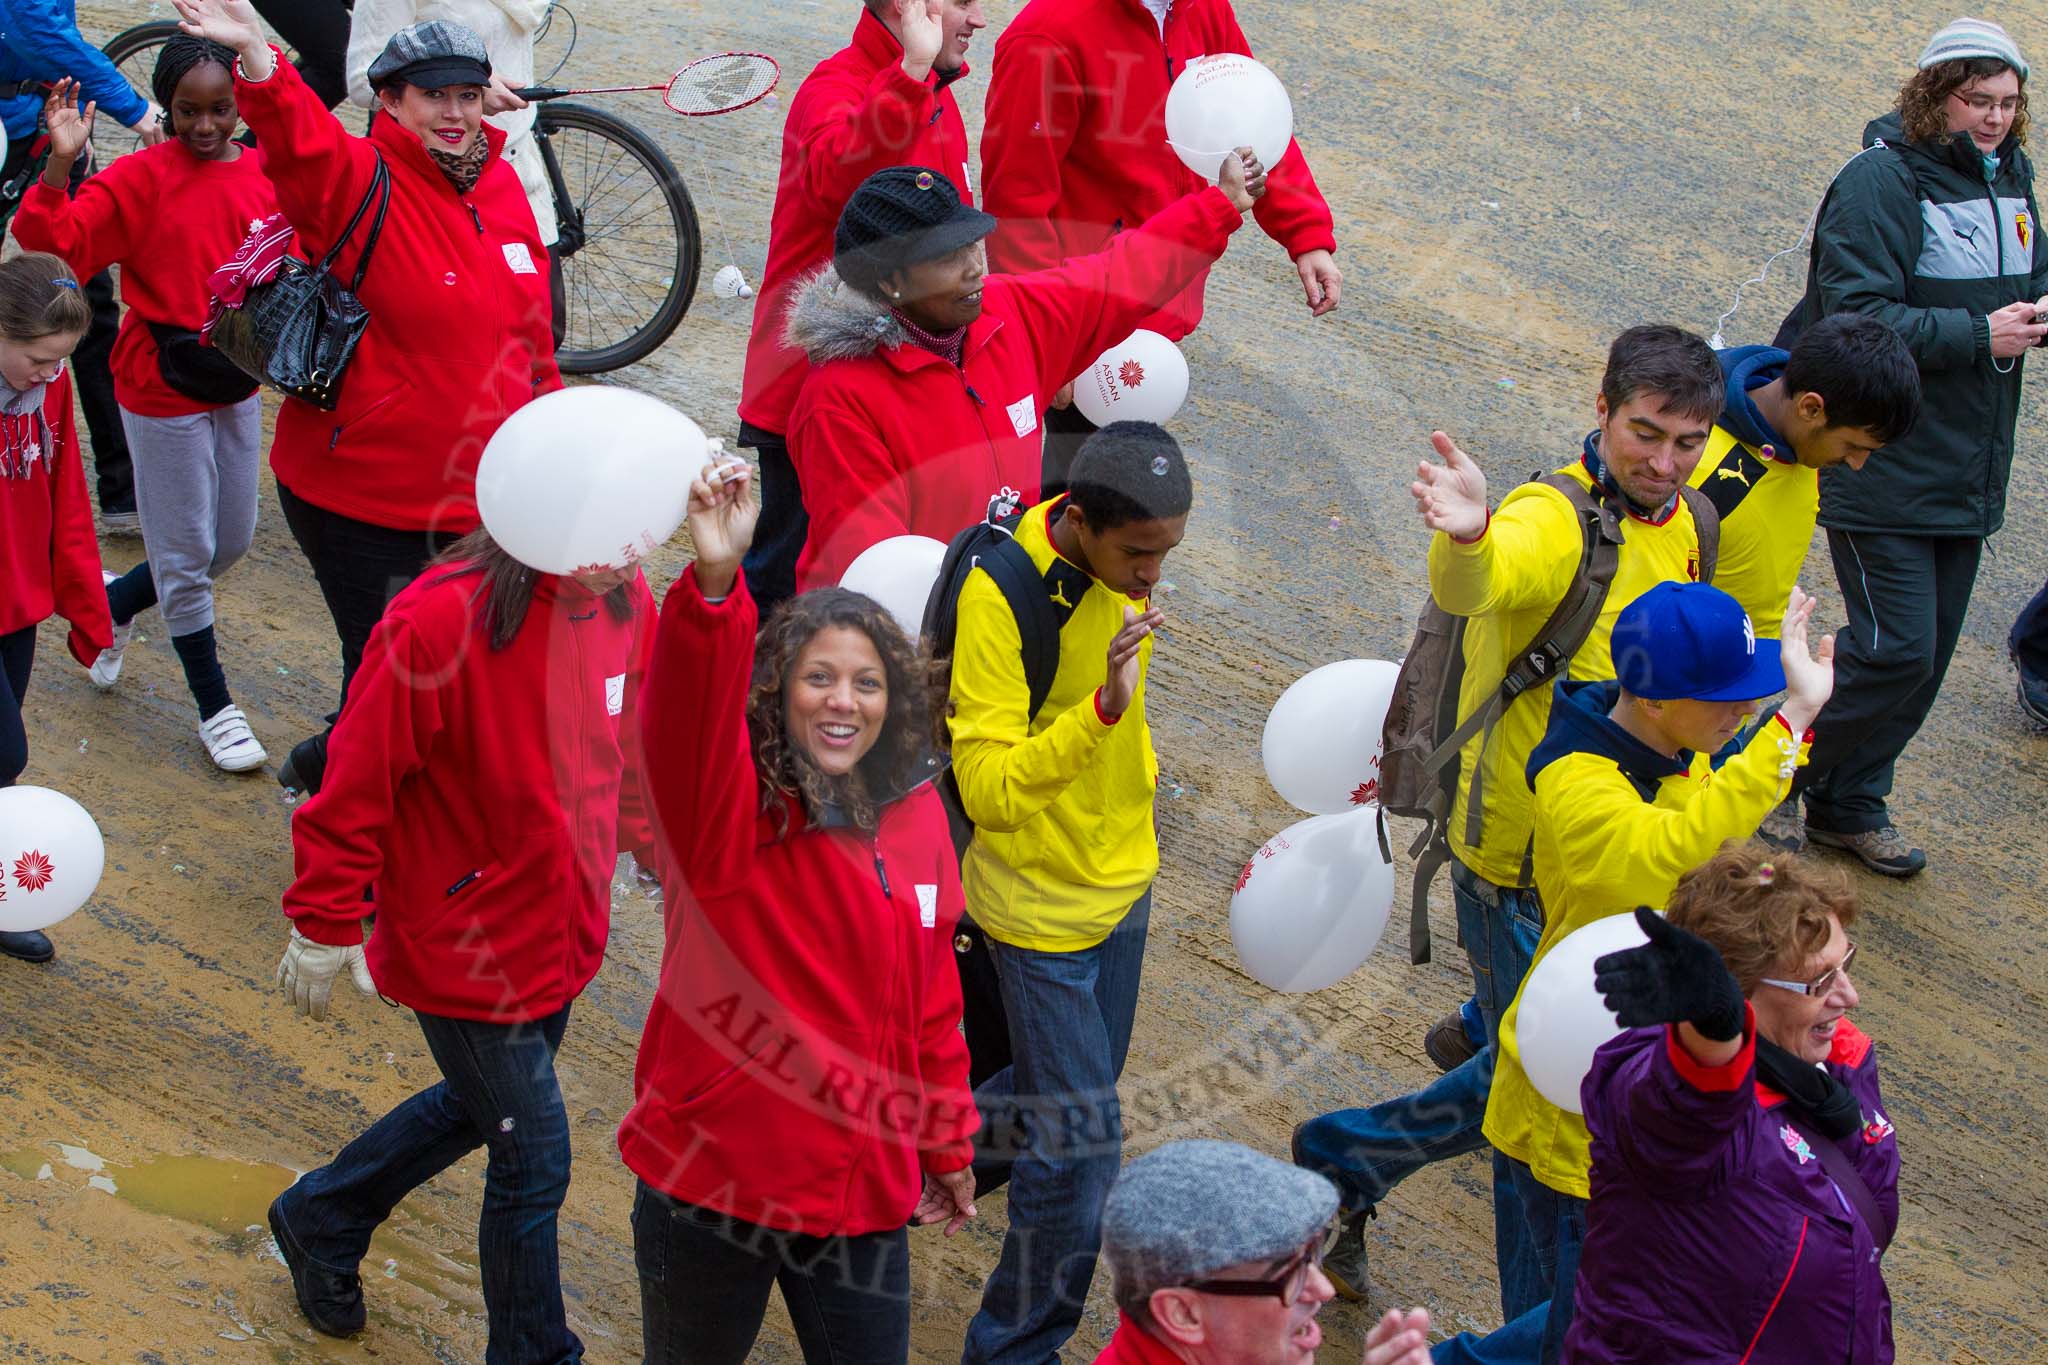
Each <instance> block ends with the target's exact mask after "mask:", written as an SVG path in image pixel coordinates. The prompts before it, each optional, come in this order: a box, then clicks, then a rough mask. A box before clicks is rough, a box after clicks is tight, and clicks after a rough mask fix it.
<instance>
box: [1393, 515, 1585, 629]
mask: <svg viewBox="0 0 2048 1365" xmlns="http://www.w3.org/2000/svg"><path fill="white" fill-rule="evenodd" d="M1584 553H1585V542H1584V539H1583V537H1582V536H1581V535H1580V532H1579V526H1578V519H1577V518H1576V517H1575V516H1573V515H1572V509H1571V504H1570V503H1569V502H1567V501H1566V500H1565V497H1564V495H1563V494H1562V493H1559V492H1558V491H1557V490H1556V489H1554V488H1548V487H1545V486H1543V485H1541V484H1524V485H1522V486H1521V487H1520V488H1517V489H1515V490H1514V491H1513V492H1511V493H1509V494H1508V495H1507V497H1506V498H1504V499H1503V500H1502V501H1501V505H1500V507H1499V508H1498V509H1496V510H1495V511H1494V514H1493V519H1492V520H1491V521H1489V522H1488V523H1487V527H1486V531H1485V533H1484V534H1483V535H1481V536H1480V537H1479V539H1477V540H1475V541H1473V542H1472V543H1471V544H1469V545H1466V544H1461V543H1460V542H1458V541H1456V540H1454V539H1452V538H1451V537H1450V536H1448V535H1446V534H1445V533H1443V532H1442V531H1439V532H1437V533H1436V535H1435V536H1433V537H1431V539H1430V542H1429V590H1430V592H1431V593H1432V594H1433V595H1434V596H1435V597H1436V602H1437V605H1438V606H1440V607H1442V608H1443V609H1444V610H1445V611H1447V612H1450V613H1451V614H1452V615H1453V616H1482V615H1486V614H1488V613H1490V612H1503V611H1520V610H1525V609H1529V608H1533V607H1554V606H1556V605H1557V603H1558V602H1560V601H1562V600H1563V598H1564V594H1565V589H1567V588H1568V587H1570V586H1571V581H1572V575H1573V573H1575V572H1576V571H1577V570H1578V567H1579V560H1580V559H1581V558H1582V557H1583V555H1584Z"/></svg>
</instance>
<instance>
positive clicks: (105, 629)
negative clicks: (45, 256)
mask: <svg viewBox="0 0 2048 1365" xmlns="http://www.w3.org/2000/svg"><path fill="white" fill-rule="evenodd" d="M43 420H44V422H46V423H47V424H48V426H49V430H50V434H51V436H52V438H53V439H52V441H51V445H52V446H54V449H51V450H45V449H43V443H42V439H41V437H40V436H39V435H38V433H37V428H36V423H35V416H34V414H33V413H24V414H22V415H21V416H19V417H8V416H5V415H0V635H12V634H13V633H14V632H15V631H17V630H23V629H26V628H27V627H29V626H33V625H36V624H37V623H39V622H41V621H43V620H45V619H47V618H48V617H49V616H50V615H51V613H53V612H62V613H63V614H64V619H65V620H67V621H69V622H70V623H71V637H70V639H69V640H68V641H67V642H66V643H67V644H68V645H69V647H70V649H71V657H72V658H74V659H76V660H78V662H80V663H82V664H85V665H88V666H90V665H91V663H92V661H93V660H94V659H97V658H98V657H99V654H100V651H101V650H103V649H105V648H107V647H108V646H109V645H111V644H113V643H114V621H113V618H112V617H111V616H109V615H108V614H107V590H106V587H105V586H104V585H103V584H102V582H101V580H100V542H99V538H98V536H97V535H96V534H95V533H94V531H93V526H92V500H91V498H90V497H89V496H88V495H87V493H86V491H85V459H84V457H83V456H81V455H80V454H79V452H78V425H77V423H75V422H74V421H72V418H71V370H70V367H69V366H66V367H65V370H64V372H63V373H62V374H60V375H58V376H57V377H56V378H55V379H53V380H51V381H50V385H49V388H48V389H47V390H45V392H44V394H43Z"/></svg>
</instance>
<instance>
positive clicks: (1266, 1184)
mask: <svg viewBox="0 0 2048 1365" xmlns="http://www.w3.org/2000/svg"><path fill="white" fill-rule="evenodd" d="M1336 1212H1337V1187H1336V1186H1335V1185H1332V1184H1331V1183H1330V1182H1329V1181H1327V1180H1325V1179H1324V1178H1323V1177H1322V1176H1319V1175H1317V1174H1316V1173H1315V1172H1314V1171H1305V1170H1303V1169H1302V1168H1301V1167H1299V1166H1293V1165H1289V1164H1288V1163H1287V1162H1285V1161H1276V1160H1274V1159H1273V1158H1272V1157H1270V1156H1267V1155H1266V1154H1265V1153H1263V1152H1255V1151H1253V1150H1252V1149H1251V1148H1249V1147H1242V1146H1239V1145H1238V1144H1237V1143H1235V1142H1206V1141H1186V1142H1169V1143H1167V1144H1166V1145H1165V1146H1164V1147H1161V1148H1158V1149H1157V1150H1155V1151H1151V1152H1147V1153H1146V1154H1145V1155H1144V1156H1141V1157H1139V1158H1138V1159H1137V1160H1136V1161H1133V1162H1132V1163H1131V1164H1130V1165H1128V1166H1126V1167H1124V1169H1123V1174H1121V1175H1119V1176H1118V1177H1117V1181H1116V1184H1115V1186H1113V1187H1112V1188H1111V1189H1110V1192H1109V1202H1108V1204H1107V1205H1106V1206H1105V1207H1104V1208H1103V1211H1102V1255H1103V1259H1105V1260H1107V1261H1108V1262H1109V1268H1110V1272H1111V1273H1112V1274H1114V1275H1115V1276H1116V1283H1117V1295H1118V1298H1119V1300H1120V1301H1124V1300H1128V1299H1132V1298H1142V1297H1144V1296H1145V1295H1148V1294H1150V1293H1151V1292H1152V1291H1153V1290H1155V1289H1166V1288H1170V1287H1172V1286H1174V1285H1180V1284H1186V1283H1187V1282H1188V1281H1190V1280H1199V1279H1202V1278H1204V1277H1206V1276H1209V1275H1213V1274H1215V1273H1216V1272H1217V1271H1219V1270H1221V1269H1223V1268H1224V1267H1225V1266H1233V1265H1242V1264H1246V1263H1253V1262H1260V1261H1274V1260H1278V1259H1280V1258H1281V1257H1283V1256H1288V1255H1292V1254H1293V1253H1294V1252H1297V1251H1299V1250H1301V1249H1302V1248H1303V1247H1305V1246H1307V1245H1308V1240H1309V1238H1310V1237H1312V1236H1314V1235H1315V1232H1316V1230H1317V1229H1318V1228H1320V1227H1322V1226H1323V1225H1324V1224H1326V1223H1328V1222H1329V1221H1330V1218H1331V1216H1332V1215H1334V1214H1335V1213H1336Z"/></svg>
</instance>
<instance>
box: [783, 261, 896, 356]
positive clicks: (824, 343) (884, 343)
mask: <svg viewBox="0 0 2048 1365" xmlns="http://www.w3.org/2000/svg"><path fill="white" fill-rule="evenodd" d="M782 339H783V340H784V341H786V342H788V343H789V344H790V345H792V346H794V347H796V348H797V349H798V350H800V351H802V352H803V353H804V354H805V355H807V356H809V357H810V358H811V363H812V364H813V365H823V364H825V363H827V362H828V361H833V360H852V359H855V358H857V357H860V356H869V355H874V354H875V353H876V352H877V351H881V350H883V349H885V348H887V347H891V346H901V345H903V344H905V343H906V342H908V341H909V340H910V334H909V333H907V332H905V331H904V330H903V324H902V323H900V322H898V321H897V320H896V315H895V314H894V313H892V312H890V311H889V310H888V309H887V308H885V307H883V306H882V305H881V304H880V303H878V302H877V301H875V300H874V299H871V298H869V297H867V295H865V294H863V293H861V292H860V291H859V290H857V289H854V288H853V287H852V286H851V285H848V284H846V283H845V282H844V281H842V280H841V279H840V278H839V272H838V271H836V270H834V269H833V268H832V267H831V266H829V265H828V266H826V267H825V268H824V269H823V270H820V271H819V272H818V273H817V274H815V275H812V276H810V277H808V278H806V279H804V280H802V281H800V282H798V284H797V286H796V288H795V289H794V290H792V291H791V293H790V304H789V321H788V322H787V323H785V324H784V325H783V329H782Z"/></svg>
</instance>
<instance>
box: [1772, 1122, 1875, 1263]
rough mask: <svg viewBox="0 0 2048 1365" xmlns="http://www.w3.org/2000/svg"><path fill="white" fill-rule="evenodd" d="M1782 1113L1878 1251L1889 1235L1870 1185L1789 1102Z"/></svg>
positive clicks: (1832, 1142)
mask: <svg viewBox="0 0 2048 1365" xmlns="http://www.w3.org/2000/svg"><path fill="white" fill-rule="evenodd" d="M1784 1112H1785V1117H1786V1119H1787V1120H1789V1121H1790V1122H1791V1124H1792V1127H1793V1128H1795V1129H1796V1130H1798V1133H1799V1136H1801V1137H1803V1138H1805V1139H1806V1145H1807V1146H1809V1147H1811V1148H1812V1149H1813V1154H1814V1155H1815V1156H1817V1157H1819V1158H1820V1164H1821V1169H1823V1170H1825V1171H1826V1172H1827V1173H1828V1177H1829V1178H1830V1179H1832V1180H1833V1181H1834V1182H1835V1188H1837V1189H1839V1190H1840V1191H1841V1192H1842V1197H1843V1198H1844V1199H1847V1200H1848V1201H1849V1206H1850V1207H1851V1208H1853V1209H1855V1210H1856V1212H1857V1215H1858V1216H1859V1217H1861V1218H1862V1219H1863V1226H1864V1227H1865V1228H1866V1229H1867V1230H1868V1231H1869V1233H1870V1240H1871V1241H1872V1242H1875V1243H1876V1244H1877V1249H1878V1250H1879V1251H1883V1250H1884V1249H1885V1248H1886V1247H1887V1246H1889V1245H1890V1244H1891V1238H1890V1237H1889V1236H1888V1235H1887V1234H1886V1233H1885V1230H1884V1215H1883V1214H1881V1213H1879V1212H1878V1208H1877V1197H1876V1196H1875V1195H1873V1194H1872V1193H1871V1192H1870V1186H1869V1185H1867V1184H1865V1183H1864V1180H1863V1177H1862V1176H1860V1175H1858V1174H1857V1173H1856V1167H1855V1164H1854V1163H1853V1162H1851V1161H1850V1160H1849V1158H1848V1155H1847V1154H1846V1153H1844V1152H1843V1151H1842V1146H1841V1144H1840V1143H1838V1142H1835V1141H1833V1140H1831V1139H1830V1138H1829V1137H1828V1136H1827V1134H1825V1133H1823V1132H1821V1131H1820V1129H1818V1128H1816V1127H1815V1126H1814V1125H1813V1124H1811V1123H1808V1122H1807V1121H1806V1120H1805V1119H1804V1118H1803V1117H1801V1116H1800V1115H1799V1114H1798V1113H1797V1112H1795V1111H1794V1110H1793V1108H1792V1106H1791V1105H1789V1104H1788V1105H1786V1106H1785V1111H1784Z"/></svg>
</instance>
